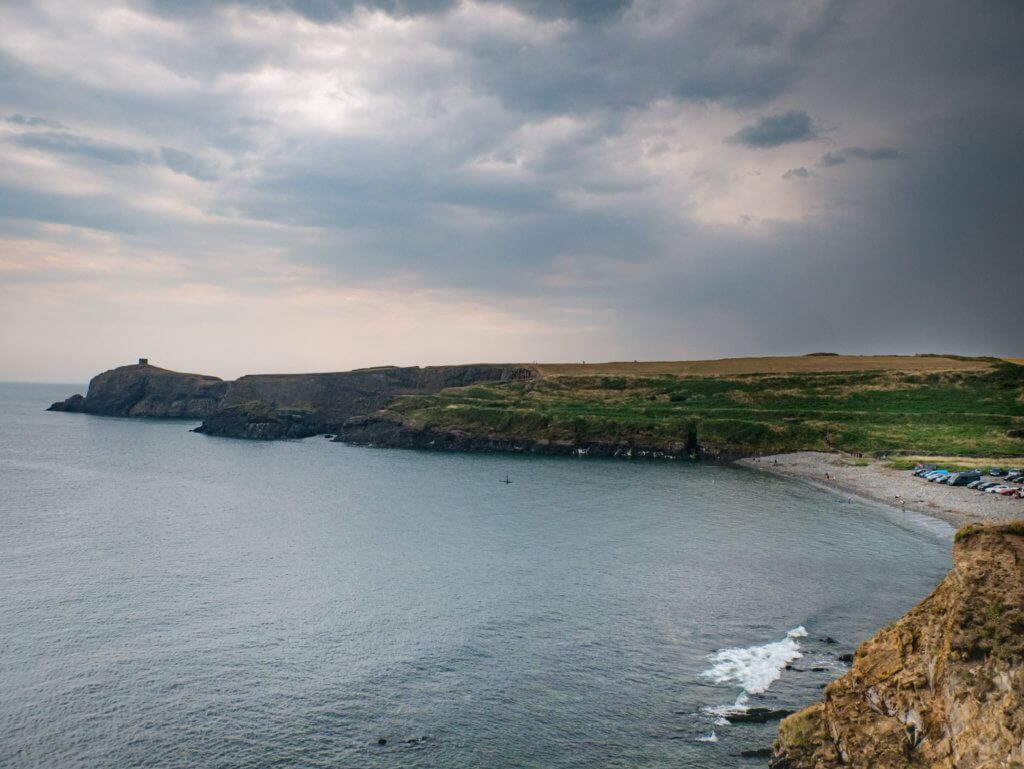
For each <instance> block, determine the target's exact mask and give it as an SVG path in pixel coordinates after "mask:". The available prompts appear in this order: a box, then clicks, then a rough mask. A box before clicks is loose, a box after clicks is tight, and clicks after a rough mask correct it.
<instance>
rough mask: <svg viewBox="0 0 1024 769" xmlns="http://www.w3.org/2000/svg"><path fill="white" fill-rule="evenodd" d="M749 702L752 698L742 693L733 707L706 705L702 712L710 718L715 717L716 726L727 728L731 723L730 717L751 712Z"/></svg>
mask: <svg viewBox="0 0 1024 769" xmlns="http://www.w3.org/2000/svg"><path fill="white" fill-rule="evenodd" d="M749 701H750V697H748V696H747V693H746V692H740V694H739V696H738V697H737V698H736V702H734V703H733V704H731V705H705V706H704V707H703V708H701V710H702V711H703V712H705V713H707V714H708V715H709V716H715V724H717V725H718V726H726V725H727V724H728V723H729V716H735V715H738V714H740V713H746V712H747V711H748V710H750V706H749V705H747V703H748V702H749Z"/></svg>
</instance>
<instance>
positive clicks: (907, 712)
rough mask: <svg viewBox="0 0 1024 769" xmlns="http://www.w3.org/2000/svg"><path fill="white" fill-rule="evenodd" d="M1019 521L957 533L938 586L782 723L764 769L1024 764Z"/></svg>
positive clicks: (1022, 531)
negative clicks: (815, 697) (812, 700)
mask: <svg viewBox="0 0 1024 769" xmlns="http://www.w3.org/2000/svg"><path fill="white" fill-rule="evenodd" d="M1022 563H1024V524H1021V523H1020V522H1016V523H1010V524H1005V525H988V526H983V525H973V526H969V527H966V528H963V529H960V530H959V531H958V532H957V535H956V540H955V543H954V546H953V569H952V571H950V572H949V574H948V575H947V576H946V578H945V579H944V580H943V581H942V583H940V585H939V586H938V587H937V588H936V589H935V591H934V592H933V593H932V594H931V595H930V596H929V597H928V598H926V599H925V600H923V601H922V602H921V603H919V604H918V605H917V606H916V607H914V608H913V609H911V610H910V611H909V612H907V614H906V615H904V616H903V617H902V618H900V619H899V620H897V621H896V622H893V623H891V624H890V625H889V626H887V627H886V628H884V629H883V630H881V631H879V632H878V633H877V634H875V636H874V637H873V638H871V639H869V640H867V641H865V642H864V643H863V644H861V645H860V647H858V649H857V652H856V654H855V655H854V659H853V666H852V668H851V670H850V672H848V673H847V674H846V675H844V676H842V677H840V678H838V679H836V680H835V681H833V682H832V683H830V684H829V685H828V686H827V687H826V688H825V692H824V698H823V700H822V701H821V702H818V703H816V704H814V705H811V706H810V707H808V708H805V709H804V710H802V711H800V712H798V713H796V714H794V715H791V716H789V717H788V718H786V719H785V720H784V721H783V722H782V723H781V724H780V726H779V739H778V741H777V742H776V744H775V746H774V748H773V751H772V758H771V766H772V769H833V768H836V769H838V767H846V768H847V769H907V768H908V767H932V769H1010V768H1011V767H1022V766H1024V716H1022V713H1024V709H1022V699H1024V666H1022V664H1021V661H1022V659H1024V656H1022V652H1024V643H1022V640H1021V639H1022V638H1024V635H1022V630H1024V610H1022V607H1024V569H1022V567H1021V564H1022Z"/></svg>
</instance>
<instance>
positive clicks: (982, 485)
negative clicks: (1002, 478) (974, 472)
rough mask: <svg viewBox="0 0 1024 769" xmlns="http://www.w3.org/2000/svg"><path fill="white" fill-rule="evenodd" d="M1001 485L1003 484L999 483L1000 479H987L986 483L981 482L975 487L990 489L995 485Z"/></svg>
mask: <svg viewBox="0 0 1024 769" xmlns="http://www.w3.org/2000/svg"><path fill="white" fill-rule="evenodd" d="M999 485H1001V484H1000V483H999V481H985V482H984V483H979V484H978V485H977V486H975V487H974V488H976V489H977V490H978V491H988V490H989V489H991V488H992V487H993V486H999Z"/></svg>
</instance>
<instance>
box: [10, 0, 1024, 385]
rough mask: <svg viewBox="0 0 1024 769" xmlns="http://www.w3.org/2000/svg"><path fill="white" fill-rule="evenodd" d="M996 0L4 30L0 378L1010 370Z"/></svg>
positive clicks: (1013, 5)
mask: <svg viewBox="0 0 1024 769" xmlns="http://www.w3.org/2000/svg"><path fill="white" fill-rule="evenodd" d="M1022 40H1024V6H1022V5H1021V4H1020V3H1018V2H1015V1H1014V0H979V2H972V3H963V2H952V1H948V2H947V1H946V0H909V1H908V2H901V3H893V2H891V0H863V1H853V2H846V1H839V0H836V1H834V2H833V1H832V0H794V1H793V2H789V1H788V0H771V1H770V2H769V1H766V2H757V3H752V2H748V1H747V0H706V1H702V2H691V1H690V0H420V1H419V2H417V1H416V0H365V2H359V1H357V0H266V1H264V2H245V3H241V2H220V1H217V0H209V1H207V2H200V1H199V0H128V1H127V2H118V1H111V0H76V1H75V2H74V3H69V2H66V1H65V0H25V1H22V2H2V3H0V379H7V380H12V379H13V380H29V381H67V382H80V381H85V380H86V379H87V378H89V377H90V376H92V375H93V374H95V373H97V372H99V371H102V370H105V369H108V368H112V367H114V366H117V365H122V364H125V363H129V362H132V361H134V359H135V358H138V357H142V356H146V357H149V358H150V360H151V362H153V363H154V364H156V365H161V366H164V367H167V368H173V369H178V370H186V371H198V372H203V373H209V374H214V375H218V376H222V377H226V378H227V377H236V376H239V375H241V374H244V373H259V372H294V371H333V370H344V369H349V368H354V367H361V366H372V365H384V364H396V365H413V364H419V365H428V364H439V363H463V362H473V361H495V362H500V361H517V362H518V361H522V362H529V361H578V360H589V361H598V360H634V359H641V360H653V359H693V358H721V357H733V356H746V355H780V354H803V353H808V352H816V351H831V352H840V353H864V354H869V353H918V352H953V353H960V354H968V355H971V354H974V355H990V354H991V355H1016V356H1024V99H1022V98H1021V97H1022V94H1024V45H1021V41H1022Z"/></svg>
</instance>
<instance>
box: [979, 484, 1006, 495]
mask: <svg viewBox="0 0 1024 769" xmlns="http://www.w3.org/2000/svg"><path fill="white" fill-rule="evenodd" d="M1008 488H1010V487H1009V486H1004V485H1003V484H1001V483H997V484H995V485H994V486H989V487H988V488H987V489H985V493H986V494H1001V493H1002V491H1003V489H1008Z"/></svg>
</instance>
